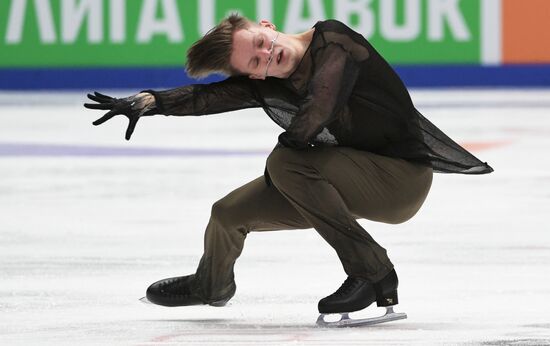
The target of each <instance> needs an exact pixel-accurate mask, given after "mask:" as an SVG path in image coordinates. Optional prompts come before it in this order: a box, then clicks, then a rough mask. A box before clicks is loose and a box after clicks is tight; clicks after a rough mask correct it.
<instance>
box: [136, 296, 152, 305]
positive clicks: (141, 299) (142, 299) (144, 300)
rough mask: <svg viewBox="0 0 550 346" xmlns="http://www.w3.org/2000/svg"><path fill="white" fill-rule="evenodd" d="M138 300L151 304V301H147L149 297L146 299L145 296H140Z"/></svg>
mask: <svg viewBox="0 0 550 346" xmlns="http://www.w3.org/2000/svg"><path fill="white" fill-rule="evenodd" d="M139 301H140V302H142V303H144V304H153V303H151V301H149V299H147V297H143V298H140V299H139Z"/></svg>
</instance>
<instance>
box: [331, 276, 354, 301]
mask: <svg viewBox="0 0 550 346" xmlns="http://www.w3.org/2000/svg"><path fill="white" fill-rule="evenodd" d="M360 284H361V281H360V280H357V279H355V278H352V277H350V276H348V278H347V279H346V280H345V281H344V283H343V284H342V286H340V288H339V289H337V290H336V292H334V293H333V294H331V296H335V297H336V296H346V295H348V294H349V293H350V292H352V291H353V290H355V289H356V288H357V287H358V286H359V285H360Z"/></svg>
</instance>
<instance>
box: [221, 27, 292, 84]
mask: <svg viewBox="0 0 550 346" xmlns="http://www.w3.org/2000/svg"><path fill="white" fill-rule="evenodd" d="M274 29H275V26H274V25H273V24H271V23H270V22H268V21H262V22H260V25H259V26H258V25H251V26H250V27H249V28H247V29H240V30H237V31H236V32H235V33H233V51H232V52H231V57H230V63H231V65H232V66H233V67H234V68H236V69H237V70H239V71H241V72H243V73H244V74H247V75H248V76H249V77H250V78H255V79H264V78H265V74H266V66H267V63H268V60H269V57H270V54H271V50H270V48H271V41H272V40H273V39H274V38H275V37H276V36H277V31H275V30H274ZM298 62H299V60H298V58H297V51H296V48H295V45H293V44H292V42H291V41H290V39H289V38H287V36H286V35H283V34H281V33H279V36H278V38H277V41H276V42H275V45H274V46H273V60H272V61H271V63H270V64H269V69H268V71H267V75H268V76H274V77H278V78H286V77H288V76H289V75H290V73H291V72H292V71H294V69H295V67H296V66H297V64H298Z"/></svg>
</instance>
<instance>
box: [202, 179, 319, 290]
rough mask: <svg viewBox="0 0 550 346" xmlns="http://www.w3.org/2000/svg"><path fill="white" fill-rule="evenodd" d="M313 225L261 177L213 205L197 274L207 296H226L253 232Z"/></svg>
mask: <svg viewBox="0 0 550 346" xmlns="http://www.w3.org/2000/svg"><path fill="white" fill-rule="evenodd" d="M311 227H312V226H311V225H310V224H309V223H308V222H307V221H306V220H305V219H304V218H303V217H302V216H301V215H300V213H298V211H297V210H296V209H295V208H294V207H293V206H292V205H291V204H290V203H289V202H288V200H287V199H286V198H285V197H283V196H282V195H281V193H280V192H279V191H278V190H277V189H276V188H275V187H273V186H267V185H266V184H265V181H264V177H263V176H261V177H259V178H257V179H255V180H253V181H251V182H249V183H247V184H245V185H243V186H241V187H239V188H238V189H236V190H234V191H233V192H231V193H229V194H228V195H227V196H225V197H224V198H222V199H220V200H219V201H217V202H216V203H214V205H213V206H212V213H211V216H210V220H209V222H208V225H207V227H206V232H205V236H204V254H203V256H202V258H201V260H200V262H199V266H198V268H197V271H196V273H195V277H196V278H197V279H198V283H199V284H200V288H201V291H202V292H201V294H202V295H203V296H204V298H205V299H208V300H216V298H220V297H224V296H225V295H226V293H227V291H229V290H230V288H231V284H232V283H233V280H234V272H233V267H234V264H235V261H236V259H237V258H238V257H239V256H240V254H241V252H242V250H243V246H244V242H245V239H246V236H247V234H248V233H249V232H251V231H274V230H283V229H305V228H311Z"/></svg>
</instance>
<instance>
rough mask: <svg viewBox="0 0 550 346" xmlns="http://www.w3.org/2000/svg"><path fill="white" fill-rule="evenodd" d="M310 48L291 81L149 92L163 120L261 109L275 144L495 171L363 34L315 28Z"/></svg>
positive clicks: (337, 25)
mask: <svg viewBox="0 0 550 346" xmlns="http://www.w3.org/2000/svg"><path fill="white" fill-rule="evenodd" d="M314 28H315V31H314V33H313V37H312V40H311V43H310V45H309V47H308V48H307V50H306V52H305V54H304V56H303V58H302V60H301V61H300V63H299V64H298V67H297V68H296V70H294V71H293V72H292V74H291V75H290V76H289V77H288V78H286V79H280V78H275V77H268V78H266V79H265V80H255V79H249V78H248V77H246V76H234V77H229V78H227V79H225V80H223V81H221V82H216V83H210V84H192V85H188V86H184V87H179V88H175V89H170V90H165V91H154V90H147V91H148V92H151V93H152V94H153V95H154V96H155V99H156V104H157V109H158V112H159V113H161V114H165V115H206V114H213V113H221V112H227V111H232V110H237V109H244V108H251V107H262V108H263V110H264V111H265V112H266V113H267V115H268V116H269V117H270V118H271V119H272V120H273V121H274V122H275V123H277V124H278V125H279V126H280V127H281V128H283V129H284V130H285V131H284V132H283V133H281V134H280V135H279V138H278V139H279V141H278V142H279V143H278V145H282V146H285V147H292V148H297V149H307V148H308V147H312V146H337V145H339V146H350V147H353V148H356V149H360V150H365V151H369V152H373V153H376V154H380V155H385V156H390V157H397V158H402V159H406V160H409V161H413V162H417V163H421V164H424V165H428V166H431V167H432V168H433V169H434V171H435V172H440V173H464V174H484V173H490V172H492V171H493V169H492V168H491V167H490V166H489V165H488V164H487V163H486V162H485V163H484V162H481V161H480V160H479V159H477V158H476V157H475V156H473V155H472V154H471V153H469V152H468V151H467V150H465V149H464V148H462V147H461V146H460V145H458V144H457V143H456V142H454V141H453V140H452V139H450V138H449V137H448V136H447V135H445V134H444V133H443V132H442V131H441V130H440V129H439V128H437V127H436V126H435V125H433V124H432V123H431V122H430V121H429V120H427V119H426V118H425V117H423V116H422V114H420V112H418V110H416V108H415V107H414V105H413V103H412V101H411V98H410V95H409V93H408V91H407V89H406V87H405V85H404V84H403V82H402V81H401V79H400V78H399V76H398V75H397V74H396V73H395V71H394V70H393V69H392V68H391V67H390V65H389V64H388V63H387V62H386V61H385V60H384V58H382V56H381V55H380V54H378V52H377V51H376V50H375V49H374V48H373V47H372V46H371V44H370V43H369V42H368V41H367V40H366V39H365V38H364V37H363V36H362V35H361V34H359V33H357V32H355V31H353V30H352V29H351V28H349V27H348V26H346V25H345V24H343V23H341V22H339V21H336V20H326V21H320V22H317V23H316V24H315V25H314Z"/></svg>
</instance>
